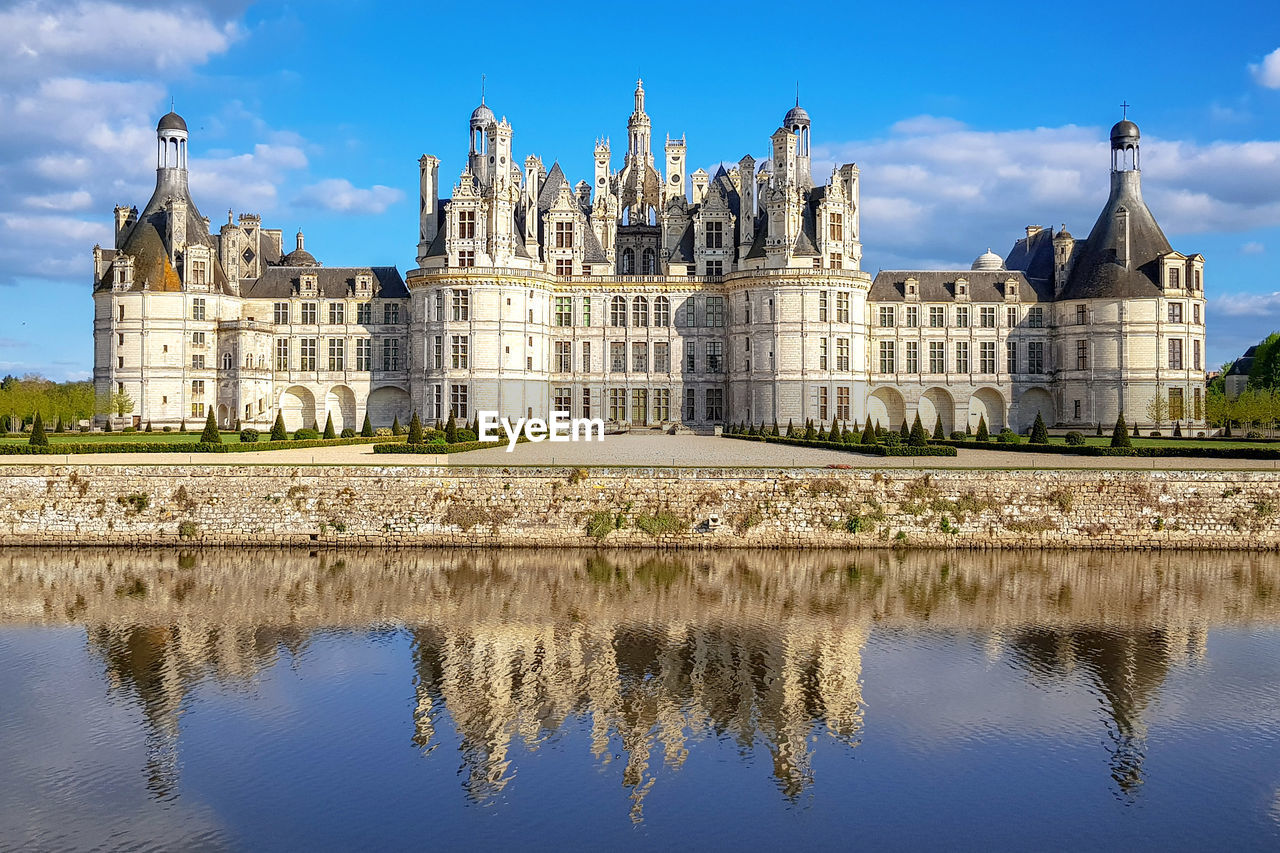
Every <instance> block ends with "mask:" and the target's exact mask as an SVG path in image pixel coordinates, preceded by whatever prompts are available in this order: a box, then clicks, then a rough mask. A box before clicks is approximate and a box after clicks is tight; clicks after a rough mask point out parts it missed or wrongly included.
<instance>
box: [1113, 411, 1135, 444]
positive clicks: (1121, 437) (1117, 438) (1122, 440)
mask: <svg viewBox="0 0 1280 853" xmlns="http://www.w3.org/2000/svg"><path fill="white" fill-rule="evenodd" d="M1111 446H1112V447H1133V442H1132V441H1130V440H1129V428H1128V426H1127V425H1126V424H1125V422H1124V412H1121V413H1120V416H1119V417H1118V418H1116V428H1115V429H1113V430H1112V431H1111Z"/></svg>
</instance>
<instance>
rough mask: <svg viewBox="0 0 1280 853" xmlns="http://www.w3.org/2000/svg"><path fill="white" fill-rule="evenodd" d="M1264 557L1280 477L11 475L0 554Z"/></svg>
mask: <svg viewBox="0 0 1280 853" xmlns="http://www.w3.org/2000/svg"><path fill="white" fill-rule="evenodd" d="M178 542H187V543H193V544H271V545H296V544H306V543H310V542H322V543H327V544H338V545H342V544H350V545H455V546H456V545H468V546H472V545H474V546H495V545H504V546H512V545H514V546H578V547H595V546H599V545H608V546H644V547H653V546H658V547H693V548H719V547H849V546H856V547H893V546H897V545H910V546H923V547H958V548H1006V547H1007V548H1040V547H1052V546H1058V547H1077V548H1233V549H1238V548H1254V549H1273V548H1276V547H1278V546H1280V474H1278V473H1275V472H1257V471H1199V472H1188V471H1104V470H1084V469H1082V470H1070V471H1057V470H1055V471H1025V470H1021V471H989V470H959V469H940V470H932V471H926V470H921V469H911V470H888V469H881V470H868V469H853V470H830V469H754V468H753V469H746V468H742V469H732V468H708V469H694V468H592V469H585V468H578V469H571V468H509V469H502V468H453V467H451V468H430V467H411V468H410V467H396V466H386V467H367V466H358V467H337V466H332V467H331V466H314V467H291V466H279V467H261V466H253V467H243V468H241V467H230V466H199V465H185V466H121V467H114V466H112V467H103V466H75V465H70V466H57V465H32V466H13V467H6V468H5V469H3V470H0V545H19V544H25V545H31V544H40V545H45V544H68V545H88V544H128V545H159V544H167V543H178Z"/></svg>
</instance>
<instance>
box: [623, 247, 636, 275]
mask: <svg viewBox="0 0 1280 853" xmlns="http://www.w3.org/2000/svg"><path fill="white" fill-rule="evenodd" d="M635 271H636V250H635V249H632V248H630V247H627V248H625V249H623V250H622V274H623V275H634V274H635Z"/></svg>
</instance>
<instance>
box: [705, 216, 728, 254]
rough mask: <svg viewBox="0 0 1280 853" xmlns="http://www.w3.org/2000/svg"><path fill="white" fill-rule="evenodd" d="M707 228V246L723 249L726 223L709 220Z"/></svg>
mask: <svg viewBox="0 0 1280 853" xmlns="http://www.w3.org/2000/svg"><path fill="white" fill-rule="evenodd" d="M706 228H707V248H708V249H723V248H724V223H723V222H708V223H707V224H706Z"/></svg>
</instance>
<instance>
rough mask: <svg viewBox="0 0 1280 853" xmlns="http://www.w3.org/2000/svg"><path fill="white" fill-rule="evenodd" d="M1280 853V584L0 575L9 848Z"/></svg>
mask: <svg viewBox="0 0 1280 853" xmlns="http://www.w3.org/2000/svg"><path fill="white" fill-rule="evenodd" d="M512 844H519V845H520V846H521V847H522V848H534V849H562V848H565V847H571V848H591V849H628V848H633V849H638V848H646V849H652V848H671V849H733V848H737V849H753V850H754V849H776V848H790V847H807V848H822V849H835V848H841V849H848V848H849V847H851V846H856V847H861V848H864V849H903V848H921V847H946V848H949V849H975V850H990V849H1012V848H1016V849H1037V848H1051V849H1081V848H1101V847H1106V848H1118V847H1128V848H1140V849H1204V848H1217V849H1224V848H1231V849H1245V848H1251V849H1276V848H1277V846H1278V845H1280V558H1277V557H1275V556H1261V555H1239V554H1236V555H1210V554H1160V555H1151V554H1142V555H1132V554H1119V555H1117V554H1061V553H1045V554H1018V555H989V554H982V555H946V554H935V553H911V552H907V553H901V554H889V553H886V554H826V553H807V554H779V553H765V554H717V555H698V556H692V557H687V556H672V555H661V554H642V553H619V554H607V555H601V554H583V553H570V552H536V551H532V552H509V551H502V552H498V551H495V552H483V551H481V552H448V551H397V552H381V551H369V552H346V553H332V552H321V553H307V552H305V551H304V552H288V551H278V550H267V551H251V550H226V551H198V552H169V551H142V552H118V551H117V552H112V551H106V550H85V551H36V550H30V551H27V550H18V551H15V550H9V551H0V848H5V849H59V848H69V849H82V848H87V847H97V848H142V849H151V848H154V849H199V848H212V849H222V848H232V849H243V848H255V849H263V848H274V849H314V850H323V849H352V848H380V849H406V848H412V849H424V848H440V847H445V848H458V847H464V846H465V847H468V848H499V847H507V846H509V845H512Z"/></svg>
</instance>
